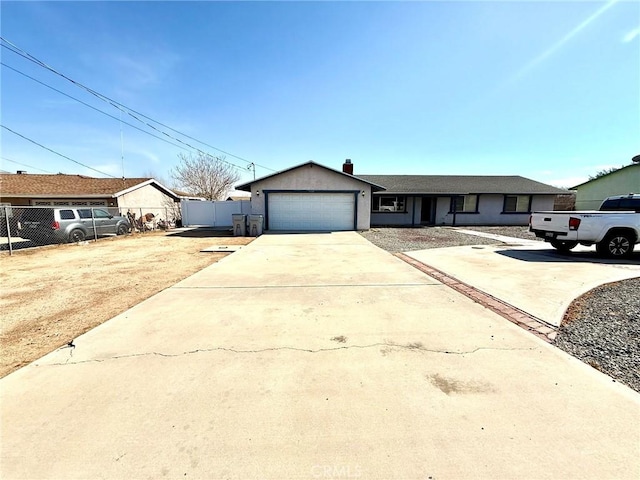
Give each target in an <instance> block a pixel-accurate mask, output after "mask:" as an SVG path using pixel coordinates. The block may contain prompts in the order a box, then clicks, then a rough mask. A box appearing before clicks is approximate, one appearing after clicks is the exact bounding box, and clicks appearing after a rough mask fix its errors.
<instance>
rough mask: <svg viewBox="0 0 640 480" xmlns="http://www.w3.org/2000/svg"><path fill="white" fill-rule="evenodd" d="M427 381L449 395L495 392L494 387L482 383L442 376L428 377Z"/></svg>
mask: <svg viewBox="0 0 640 480" xmlns="http://www.w3.org/2000/svg"><path fill="white" fill-rule="evenodd" d="M426 377H427V380H429V382H430V383H431V384H432V385H433V386H434V387H436V388H438V389H439V390H440V391H442V392H443V393H445V394H447V395H473V394H485V393H493V392H495V391H496V390H495V388H494V387H493V385H491V384H490V383H487V382H481V381H474V380H471V381H468V380H460V379H456V378H451V377H445V376H444V375H440V374H437V373H436V374H433V375H427V376H426Z"/></svg>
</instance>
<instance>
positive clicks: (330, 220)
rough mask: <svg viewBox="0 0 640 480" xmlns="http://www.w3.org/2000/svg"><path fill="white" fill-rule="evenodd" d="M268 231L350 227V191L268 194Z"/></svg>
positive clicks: (352, 209) (352, 207) (352, 200)
mask: <svg viewBox="0 0 640 480" xmlns="http://www.w3.org/2000/svg"><path fill="white" fill-rule="evenodd" d="M267 201H268V203H269V205H268V209H269V213H268V215H269V230H296V231H312V230H325V231H336V230H353V224H354V218H355V197H354V194H353V193H317V192H316V193H270V194H269V197H268V200H267Z"/></svg>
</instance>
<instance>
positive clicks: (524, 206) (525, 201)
mask: <svg viewBox="0 0 640 480" xmlns="http://www.w3.org/2000/svg"><path fill="white" fill-rule="evenodd" d="M530 211H531V195H505V196H504V210H503V213H529V212H530Z"/></svg>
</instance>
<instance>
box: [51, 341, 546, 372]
mask: <svg viewBox="0 0 640 480" xmlns="http://www.w3.org/2000/svg"><path fill="white" fill-rule="evenodd" d="M379 347H387V348H390V349H400V350H410V351H417V352H425V353H441V354H445V355H470V354H473V353H476V352H479V351H482V350H493V351H532V350H535V349H536V347H530V348H498V347H477V348H474V349H473V350H466V351H461V352H460V351H452V350H439V349H431V348H425V347H423V346H422V345H419V344H408V345H400V344H397V343H391V342H378V343H372V344H369V345H345V346H339V347H331V348H317V349H311V348H298V347H270V348H261V349H256V350H239V349H235V348H228V347H214V348H198V349H195V350H188V351H185V352H182V353H162V352H145V353H130V354H126V355H116V356H113V357H108V358H101V359H98V358H95V359H91V360H80V361H77V362H71V363H69V360H71V357H69V358H68V359H67V361H66V362H64V363H49V364H43V365H39V366H43V367H44V366H61V365H78V364H81V363H102V362H106V361H109V360H120V359H123V358H135V357H148V356H157V357H165V358H173V357H182V356H185V355H194V354H197V353H211V352H217V351H221V352H229V353H236V354H255V353H264V352H277V351H281V350H288V351H294V352H303V353H321V352H333V351H337V350H350V349H354V348H355V349H367V348H379Z"/></svg>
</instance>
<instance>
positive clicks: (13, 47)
mask: <svg viewBox="0 0 640 480" xmlns="http://www.w3.org/2000/svg"><path fill="white" fill-rule="evenodd" d="M0 40H2V41H3V42H5V43H6V44H8V45H9V46H7V45H5V44H2V47H4V48H6V49H8V50H9V51H11V52H13V53H15V54H16V55H19V56H21V57H23V58H25V59H27V60H29V61H31V62H33V63H35V64H36V65H39V66H40V67H42V68H45V69H46V70H49V71H50V72H52V73H55V74H56V75H58V76H60V77H62V78H64V79H65V80H67V81H69V82H71V83H73V84H74V85H76V86H77V87H79V88H82V89H83V90H86V91H87V92H89V93H90V94H92V95H94V96H95V97H97V98H99V99H100V100H102V101H104V102H106V103H109V104H110V105H111V106H113V107H114V108H117V109H118V110H120V111H122V112H123V113H126V114H127V115H129V116H131V117H132V118H134V119H136V120H137V121H139V122H140V123H143V124H145V125H147V126H148V127H149V128H152V129H154V130H156V131H158V132H160V133H162V134H163V135H166V136H167V137H169V138H172V139H173V140H175V141H177V142H180V143H182V144H184V145H186V146H188V147H190V148H192V149H194V150H197V151H198V152H200V153H202V154H205V155H208V153H207V152H204V151H202V150H200V149H199V148H197V147H194V146H193V145H190V144H189V143H187V142H184V141H182V140H180V139H179V138H176V137H174V136H172V135H170V134H168V133H166V132H164V131H162V130H160V129H158V128H156V127H155V126H153V125H150V124H149V123H147V122H145V121H144V120H141V119H140V118H138V117H137V116H136V115H134V113H135V114H137V115H139V116H140V117H143V118H146V119H148V120H151V121H152V122H154V123H157V124H158V125H161V126H163V127H165V128H167V129H169V130H171V131H173V132H175V133H177V134H179V135H181V136H183V137H185V138H188V139H190V140H194V141H196V142H198V143H200V144H202V145H206V146H207V147H209V148H212V149H214V150H217V151H219V152H222V153H224V154H225V155H229V156H230V157H233V158H237V159H238V160H242V161H243V162H247V163H248V164H250V163H254V165H256V166H258V167H261V168H264V169H265V170H269V171H272V172H275V171H276V170H274V169H272V168H269V167H266V166H264V165H260V164H257V163H255V162H251V161H249V160H247V159H245V158H242V157H239V156H237V155H234V154H232V153H229V152H226V151H225V150H222V149H220V148H217V147H215V146H213V145H210V144H208V143H206V142H203V141H201V140H198V139H197V138H194V137H192V136H190V135H187V134H185V133H182V132H180V131H179V130H176V129H174V128H172V127H170V126H168V125H165V124H164V123H162V122H160V121H158V120H155V119H153V118H151V117H148V116H146V115H144V114H142V113H140V112H138V111H136V110H134V109H132V108H129V107H127V106H126V105H123V104H122V103H119V102H117V101H116V100H113V99H111V98H109V97H107V96H106V95H103V94H101V93H99V92H97V91H95V90H93V89H92V88H90V87H87V86H85V85H83V84H82V83H80V82H77V81H76V80H73V79H72V78H70V77H68V76H66V75H64V74H63V73H61V72H59V71H57V70H56V69H55V68H53V67H51V66H49V65H47V64H46V63H44V62H43V61H41V60H39V59H38V58H36V57H34V56H33V55H31V54H30V53H28V52H26V51H24V50H22V49H21V48H20V47H18V46H17V45H15V44H13V43H11V42H10V41H9V40H7V39H5V38H4V37H2V36H0ZM132 112H133V113H132ZM219 160H221V161H223V162H225V163H227V164H229V165H232V166H234V167H236V168H238V169H241V170H245V168H244V167H240V166H239V165H236V164H234V163H232V162H229V161H227V160H223V159H219Z"/></svg>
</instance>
